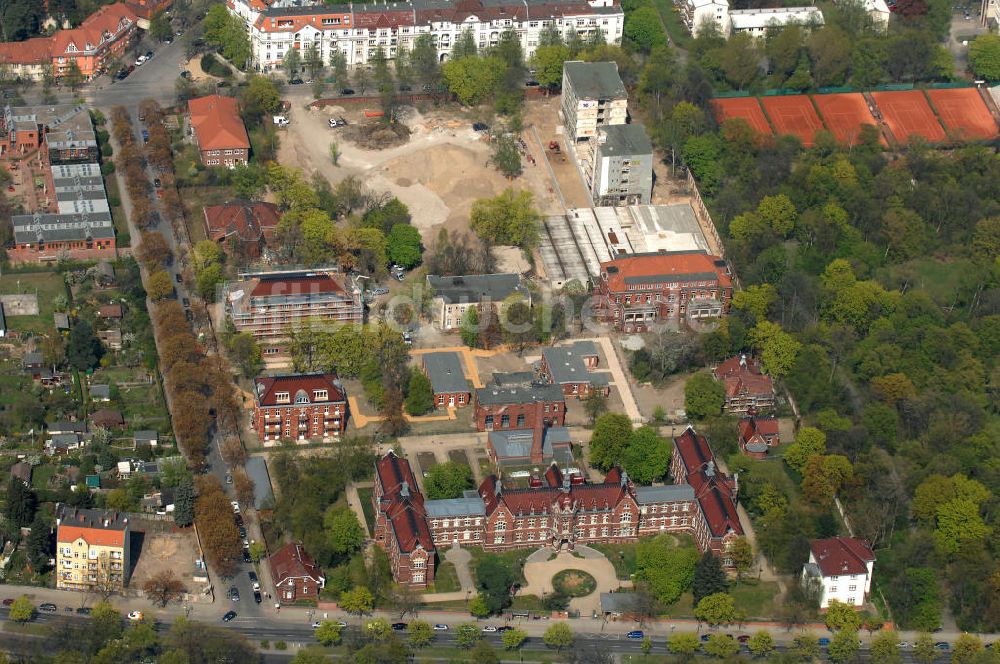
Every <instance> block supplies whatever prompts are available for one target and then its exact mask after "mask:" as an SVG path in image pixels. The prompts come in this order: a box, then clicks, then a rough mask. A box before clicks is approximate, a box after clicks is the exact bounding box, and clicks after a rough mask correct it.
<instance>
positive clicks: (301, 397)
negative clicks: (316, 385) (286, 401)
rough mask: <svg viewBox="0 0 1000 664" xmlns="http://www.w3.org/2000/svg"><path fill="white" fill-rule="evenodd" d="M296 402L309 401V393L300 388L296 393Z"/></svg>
mask: <svg viewBox="0 0 1000 664" xmlns="http://www.w3.org/2000/svg"><path fill="white" fill-rule="evenodd" d="M295 403H297V404H304V403H309V397H308V395H306V393H305V392H303V391H301V390H300V391H299V392H298V393H297V394H296V395H295Z"/></svg>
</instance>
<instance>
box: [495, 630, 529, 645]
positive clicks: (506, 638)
mask: <svg viewBox="0 0 1000 664" xmlns="http://www.w3.org/2000/svg"><path fill="white" fill-rule="evenodd" d="M501 640H502V641H503V648H504V650H517V649H518V648H520V647H521V645H522V644H523V643H524V642H525V641H527V640H528V633H527V632H525V631H524V630H523V629H521V628H519V627H515V628H514V629H509V630H507V631H506V632H504V633H503V636H502V637H501Z"/></svg>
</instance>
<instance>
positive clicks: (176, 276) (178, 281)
mask: <svg viewBox="0 0 1000 664" xmlns="http://www.w3.org/2000/svg"><path fill="white" fill-rule="evenodd" d="M174 280H175V281H177V283H181V282H183V281H184V280H183V279H182V278H181V273H180V272H178V273H177V274H175V275H174Z"/></svg>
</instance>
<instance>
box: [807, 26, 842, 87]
mask: <svg viewBox="0 0 1000 664" xmlns="http://www.w3.org/2000/svg"><path fill="white" fill-rule="evenodd" d="M806 43H807V46H808V48H809V55H810V57H811V58H812V72H813V79H814V80H815V82H816V86H817V87H823V86H826V85H839V84H841V83H842V82H843V80H844V72H845V71H846V70H847V66H848V65H849V64H850V62H851V43H852V40H851V39H850V38H849V37H848V36H847V35H846V34H844V31H843V30H841V29H840V28H838V27H836V26H826V27H824V28H821V29H819V30H814V31H813V32H812V34H810V35H809V38H808V39H807V40H806Z"/></svg>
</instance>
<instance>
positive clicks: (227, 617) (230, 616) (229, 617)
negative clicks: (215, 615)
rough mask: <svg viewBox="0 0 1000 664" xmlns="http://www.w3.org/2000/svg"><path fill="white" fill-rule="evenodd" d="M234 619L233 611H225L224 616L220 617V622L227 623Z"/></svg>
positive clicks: (234, 613)
mask: <svg viewBox="0 0 1000 664" xmlns="http://www.w3.org/2000/svg"><path fill="white" fill-rule="evenodd" d="M235 617H236V612H235V611H226V615H224V616H222V622H229V621H231V620H232V619H233V618H235Z"/></svg>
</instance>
